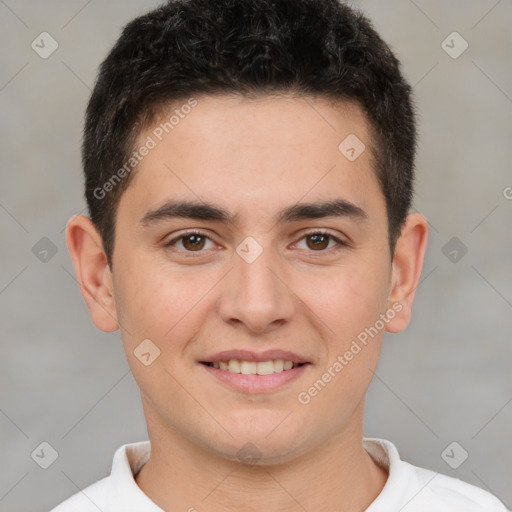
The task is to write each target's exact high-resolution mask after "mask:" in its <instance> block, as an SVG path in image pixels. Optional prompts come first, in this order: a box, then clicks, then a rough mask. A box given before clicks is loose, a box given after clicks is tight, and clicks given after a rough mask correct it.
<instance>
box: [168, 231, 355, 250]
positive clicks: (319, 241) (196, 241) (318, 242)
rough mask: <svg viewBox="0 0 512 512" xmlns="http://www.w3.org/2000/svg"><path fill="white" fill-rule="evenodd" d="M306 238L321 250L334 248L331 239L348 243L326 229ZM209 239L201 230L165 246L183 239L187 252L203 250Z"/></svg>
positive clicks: (307, 235) (343, 244) (314, 248)
mask: <svg viewBox="0 0 512 512" xmlns="http://www.w3.org/2000/svg"><path fill="white" fill-rule="evenodd" d="M304 239H305V240H308V242H306V245H307V248H309V249H312V250H313V251H319V252H322V251H325V250H326V249H328V248H330V249H332V246H331V247H329V242H330V241H334V242H335V243H336V244H337V245H338V248H339V247H342V246H347V245H348V244H347V243H345V242H343V241H342V240H340V239H339V238H338V237H336V236H334V235H332V234H331V233H327V232H324V231H312V232H311V233H306V234H305V235H303V236H302V237H301V238H300V239H299V241H301V240H304ZM207 240H208V241H210V242H212V243H213V241H212V240H211V238H210V237H209V236H207V235H205V234H204V233H202V232H200V231H193V232H190V233H186V234H183V235H180V236H178V237H176V238H173V239H172V240H170V241H169V242H168V243H166V244H165V247H173V246H175V245H177V243H178V242H179V241H181V244H182V248H183V249H184V250H185V251H186V252H202V249H204V248H205V243H206V241H207Z"/></svg>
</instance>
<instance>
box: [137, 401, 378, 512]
mask: <svg viewBox="0 0 512 512" xmlns="http://www.w3.org/2000/svg"><path fill="white" fill-rule="evenodd" d="M363 408H364V404H361V411H360V413H358V414H357V415H355V416H358V418H357V419H358V420H360V421H357V422H355V424H357V427H356V428H354V427H352V428H351V427H350V426H349V427H348V428H347V429H346V431H344V432H342V433H340V434H338V435H336V436H334V437H332V438H330V439H329V440H327V441H326V442H324V443H322V444H320V445H318V446H316V447H315V448H314V449H311V450H309V451H308V452H306V453H304V454H303V455H301V456H299V457H297V458H295V459H293V460H291V461H287V462H285V463H281V464H272V465H246V464H242V463H241V462H238V461H236V462H235V461H232V460H228V459H226V458H222V457H219V456H218V455H217V454H212V453H211V452H210V451H207V450H204V449H202V448H200V447H199V446H198V445H197V444H196V443H193V442H191V441H190V439H188V438H186V437H184V436H181V435H180V434H179V433H178V432H176V431H175V430H170V429H168V428H166V427H165V426H164V425H162V424H158V422H157V421H148V426H149V425H150V424H151V427H152V428H148V430H149V434H150V436H149V437H150V441H151V456H150V459H149V460H148V462H147V463H146V464H145V465H144V467H143V468H142V469H141V470H140V472H139V473H138V474H137V476H136V478H135V480H136V483H137V485H138V486H139V487H140V489H141V490H142V491H143V492H144V493H145V494H146V495H147V496H148V497H149V498H150V499H151V500H152V501H153V502H154V503H155V504H157V505H158V506H159V507H160V508H162V509H163V510H189V511H191V512H194V510H197V511H201V512H220V511H224V512H225V511H230V510H233V511H234V510H245V511H248V512H259V511H260V510H261V508H262V504H265V510H267V511H268V512H278V511H279V512H288V511H290V512H291V511H294V512H295V511H299V510H332V509H333V508H335V509H336V510H338V511H340V512H344V511H347V512H348V511H351V512H354V511H361V512H362V511H364V510H366V508H368V506H369V505H370V504H371V503H372V502H373V501H374V500H375V498H376V497H377V496H378V495H379V493H380V492H381V490H382V488H383V487H384V484H385V483H386V480H387V473H386V471H384V470H383V469H382V468H380V467H379V466H378V465H377V464H376V463H375V461H373V459H372V458H371V457H370V456H369V455H368V453H367V452H366V451H365V450H364V448H363V445H362V409H363ZM146 417H147V416H146ZM148 419H149V418H148ZM152 419H154V418H152Z"/></svg>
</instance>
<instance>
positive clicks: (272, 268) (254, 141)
mask: <svg viewBox="0 0 512 512" xmlns="http://www.w3.org/2000/svg"><path fill="white" fill-rule="evenodd" d="M415 147H416V128H415V118H414V110H413V106H412V99H411V88H410V87H409V85H408V84H407V83H406V82H405V80H404V79H403V77H402V75H401V72H400V69H399V63H398V61H397V60H396V58H395V57H394V55H393V54H392V53H391V51H390V50H389V48H388V47H387V45H386V44H385V43H384V42H383V41H382V40H381V39H380V37H379V36H378V34H377V33H376V32H375V31H374V29H373V28H372V26H371V24H370V23H369V21H368V20H366V19H365V18H364V16H362V15H361V14H360V13H358V12H357V11H354V10H352V9H350V8H349V7H347V6H345V5H343V4H341V3H338V2H337V1H335V0H274V1H271V0H237V1H230V0H213V1H212V0H188V1H187V0H176V1H171V2H169V3H168V4H166V5H165V6H163V7H161V8H160V9H157V10H155V11H153V12H150V13H149V14H147V15H145V16H142V17H140V18H137V19H135V20H134V21H132V22H131V23H130V24H129V25H128V26H127V27H126V28H125V30H124V31H123V33H122V35H121V37H120V38H119V40H118V41H117V43H116V45H115V46H114V48H113V49H112V51H111V52H110V54H109V55H108V57H107V58H106V60H105V61H104V62H103V64H102V66H101V69H100V73H99V77H98V81H97V83H96V85H95V88H94V91H93V93H92V97H91V99H90V102H89V106H88V109H87V116H86V127H85V132H84V143H83V165H84V172H85V176H86V198H87V202H88V206H89V213H90V218H89V217H86V216H82V215H79V216H76V217H74V218H72V219H71V220H70V222H69V223H68V226H67V231H66V239H67V243H68V247H69V250H70V253H71V256H72V259H73V263H74V265H75V269H76V273H77V277H78V281H79V283H80V287H81V290H82V293H83V295H84V298H85V300H86V302H87V305H88V307H89V309H90V313H91V317H92V320H93V322H94V323H95V325H96V326H97V327H98V328H99V329H101V330H104V331H115V330H117V329H119V330H120V333H121V336H122V340H123V344H124V347H125V351H126V356H127V359H128V363H129V365H130V368H131V371H132V373H133V376H134V378H135V380H136V382H137V384H138V386H139V388H140V391H141V398H142V404H143V408H144V413H145V417H146V421H147V426H148V432H149V437H150V442H139V443H132V444H128V445H124V446H122V447H120V448H119V450H118V451H117V452H116V454H115V456H114V462H113V467H112V473H111V475H110V476H108V477H106V478H104V479H102V480H100V481H98V482H96V483H95V484H93V485H92V486H90V487H88V488H87V489H84V490H83V491H82V492H79V493H77V494H75V495H74V496H72V497H71V498H70V499H68V500H66V501H65V502H64V503H62V504H61V505H60V506H58V507H57V508H56V509H54V512H64V511H74V512H82V511H83V512H85V511H89V510H95V511H96V510H98V509H99V510H102V511H103V512H107V511H112V512H114V511H115V512H128V511H137V512H144V511H147V512H149V511H159V510H165V511H178V510H188V511H195V510H197V511H200V512H217V511H221V510H222V511H228V510H244V511H259V510H262V509H264V510H266V511H270V512H274V511H299V510H307V511H311V512H312V511H319V510H329V511H338V512H342V511H364V510H365V511H369V512H389V511H398V510H401V511H404V512H412V511H415V512H420V511H429V512H433V511H436V512H437V511H442V510H443V511H444V510H446V511H448V510H450V511H469V510H471V511H482V512H483V511H486V512H488V511H496V512H498V511H504V510H505V507H504V506H503V505H502V504H501V503H500V502H499V500H498V499H497V498H495V497H494V496H492V495H491V494H489V493H488V492H486V491H484V490H481V489H479V488H477V487H474V486H471V485H469V484H467V483H464V482H461V481H460V480H456V479H453V478H450V477H447V476H444V475H439V474H436V473H434V472H431V471H428V470H426V469H422V468H417V467H414V466H412V465H410V464H408V463H406V462H404V461H401V460H400V458H399V455H398V453H397V450H396V448H395V447H394V445H393V444H392V443H390V442H389V441H385V440H380V439H365V438H363V431H362V428H363V412H364V401H365V394H366V391H367V389H368V386H369V384H370V382H371V379H372V376H373V372H374V370H375V368H376V366H377V362H378V358H379V354H380V350H381V345H382V338H383V335H384V332H385V331H388V332H400V331H403V330H404V329H405V328H406V326H407V325H408V323H409V320H410V316H411V309H412V304H413V299H414V295H415V291H416V288H417V286H418V283H419V278H420V274H421V269H422V264H423V257H424V253H425V248H426V243H427V222H426V219H425V218H424V216H423V215H421V214H418V213H415V214H409V213H408V212H409V208H410V205H411V200H412V193H413V183H414V175H413V166H414V153H415Z"/></svg>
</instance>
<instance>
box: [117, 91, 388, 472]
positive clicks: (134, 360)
mask: <svg viewBox="0 0 512 512" xmlns="http://www.w3.org/2000/svg"><path fill="white" fill-rule="evenodd" d="M196 99H197V106H195V107H194V108H193V109H191V111H190V113H188V114H187V115H186V116H183V117H182V118H180V120H179V124H176V125H175V126H174V128H173V129H172V131H169V133H166V132H163V133H162V130H161V129H160V131H159V130H158V126H159V124H158V123H157V124H156V125H155V126H152V127H151V128H149V129H148V130H147V131H145V132H144V133H142V134H141V135H140V140H139V142H140V144H139V145H142V144H143V143H145V142H146V141H148V140H149V139H148V137H150V138H151V139H152V140H153V141H154V142H155V143H156V146H155V147H153V148H152V149H151V150H150V151H149V152H148V154H147V155H146V156H145V157H144V158H143V159H142V160H141V162H140V163H139V164H138V166H137V170H136V174H135V175H134V176H133V180H132V182H131V183H130V185H129V186H128V187H127V189H126V191H125V192H124V193H123V195H122V197H121V200H120V203H119V206H118V211H117V218H116V238H115V249H114V255H113V274H112V280H113V281H112V282H113V298H114V302H115V316H116V319H117V322H118V323H119V325H120V329H121V333H122V338H123V343H124V347H125V350H126V354H127V358H128V362H129V365H130V367H131V370H132V372H133V375H134V377H135V379H136V381H137V383H138V385H139V387H140V390H141V396H142V399H143V404H144V409H145V413H146V416H147V420H148V429H149V430H150V432H151V431H153V434H154V435H156V434H157V433H158V435H167V434H168V433H172V435H173V436H178V437H182V438H183V439H186V440H188V441H190V442H192V443H194V445H196V446H199V447H201V448H203V449H204V450H207V451H209V452H212V453H215V454H217V455H220V456H222V457H225V458H228V459H233V460H234V459H236V458H239V457H240V454H242V455H245V454H244V450H250V449H249V448H248V447H249V446H250V445H248V444H247V443H252V444H253V445H254V446H255V447H256V451H257V453H258V457H259V458H260V459H259V460H260V463H272V462H276V461H278V460H279V461H281V462H282V461H285V460H291V459H292V458H294V457H298V456H299V455H300V454H303V453H306V452H307V451H310V450H314V449H317V448H318V447H319V446H320V445H321V444H322V443H325V442H326V441H328V440H329V439H334V438H335V437H336V436H340V435H343V434H345V435H348V433H350V432H352V433H353V432H357V431H358V429H360V428H361V423H362V411H363V406H364V395H365V393H366V390H367V388H368V385H369V383H370V381H371V377H372V371H371V370H373V369H375V367H376V364H377V360H378V355H379V351H380V348H381V340H382V335H383V333H384V331H385V330H386V328H388V327H389V325H391V324H392V322H393V320H392V319H391V318H392V314H391V310H392V309H393V302H392V300H391V297H390V291H391V288H392V261H391V258H390V254H389V246H388V231H387V217H386V206H385V199H384V196H383V194H382V191H381V190H380V188H379V184H378V182H377V179H376V176H375V175H374V172H373V171H372V160H371V151H370V146H371V140H370V137H369V131H368V125H367V121H366V119H365V117H364V115H363V114H362V112H361V111H360V110H359V108H358V107H356V106H354V105H350V104H346V103H345V104H338V105H337V106H334V105H332V104H330V103H328V102H327V100H325V99H320V98H305V99H298V98H291V97H286V98H285V97H280V98H271V97H264V98H260V99H257V100H249V99H247V98H245V99H244V98H238V97H227V96H222V97H212V96H199V97H197V98H196ZM171 114H172V112H171V113H170V114H169V115H167V113H165V115H164V118H165V119H167V118H169V117H170V115H171ZM155 134H158V135H159V137H157V136H156V135H155ZM350 134H355V135H356V136H357V138H358V139H359V141H360V142H362V143H363V144H364V145H365V147H366V149H365V150H364V151H363V152H362V153H361V154H360V155H359V156H358V157H357V158H356V159H354V158H353V157H354V155H356V156H357V154H358V153H359V152H360V150H361V148H362V146H361V145H358V144H360V143H359V142H358V143H357V144H355V143H354V141H356V139H353V138H352V139H348V140H349V141H351V142H352V144H349V147H348V148H347V147H345V146H343V144H342V147H341V150H340V148H339V145H340V143H341V142H342V141H344V139H345V138H346V137H347V136H349V135H350ZM159 138H161V140H159ZM151 145H152V144H151ZM350 146H352V147H354V149H355V151H351V149H350ZM347 156H350V157H351V158H348V157H347ZM177 202H187V203H207V205H208V206H209V207H211V208H209V209H208V208H204V207H203V208H202V209H198V208H195V209H194V208H193V205H188V206H189V207H188V208H185V207H183V205H182V208H181V209H177V208H176V207H175V206H176V204H175V203H177ZM329 203H331V206H332V205H334V204H335V203H336V204H337V207H331V208H330V209H329V208H328V207H327V206H326V205H328V204H329ZM306 204H308V205H310V204H311V205H314V206H311V207H310V208H306V207H305V205H306ZM395 313H396V314H398V313H397V309H396V308H395ZM386 315H387V316H386ZM385 319H387V320H386V321H385ZM388 324H389V325H388ZM365 329H366V331H365ZM372 329H373V330H372ZM388 330H389V329H388ZM369 332H370V333H371V335H370V334H369ZM364 333H366V340H365V341H366V343H363V341H362V340H363V339H365V335H364ZM143 340H150V341H145V342H144V343H145V344H144V345H141V343H142V342H143ZM354 343H355V345H354ZM356 346H357V347H359V350H358V349H357V348H356ZM158 351H159V355H158ZM141 353H144V354H146V355H144V356H142V357H141ZM137 354H138V356H137ZM148 354H149V355H148ZM156 355H158V357H156V358H155V356H156ZM139 357H140V358H139ZM154 358H155V359H154ZM153 359H154V360H153ZM141 360H142V361H144V362H142V361H141ZM230 360H231V361H232V362H231V363H229V361H230ZM271 361H278V362H277V363H275V362H274V363H272V362H271ZM280 361H284V362H280ZM258 362H259V363H261V364H258ZM291 363H294V364H293V367H292V368H291V369H287V370H284V369H283V368H285V367H286V368H288V367H289V366H290V365H291ZM336 363H337V364H336ZM299 364H300V366H297V365H299ZM225 365H228V368H229V369H228V370H226V369H225V368H226V366H225ZM237 371H242V372H249V373H253V372H254V371H256V372H259V373H262V375H258V374H256V375H254V374H245V373H236V372H237ZM271 372H274V373H271ZM326 374H328V375H327V376H326ZM329 375H330V378H329ZM319 381H321V383H320V382H319ZM315 383H316V386H315ZM249 455H250V454H249Z"/></svg>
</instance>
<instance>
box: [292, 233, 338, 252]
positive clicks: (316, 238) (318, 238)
mask: <svg viewBox="0 0 512 512" xmlns="http://www.w3.org/2000/svg"><path fill="white" fill-rule="evenodd" d="M304 239H306V240H309V241H311V243H308V242H306V245H307V246H308V248H309V249H313V250H314V251H318V250H320V251H323V250H325V249H327V248H328V246H329V241H330V240H332V241H334V242H336V244H337V245H338V248H339V247H340V246H346V245H347V244H346V243H345V242H343V241H342V240H340V239H339V238H338V237H335V236H334V235H331V234H330V233H326V232H324V231H314V232H312V233H307V234H306V235H304V236H303V237H302V238H301V239H300V240H304ZM330 248H331V249H332V247H330Z"/></svg>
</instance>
